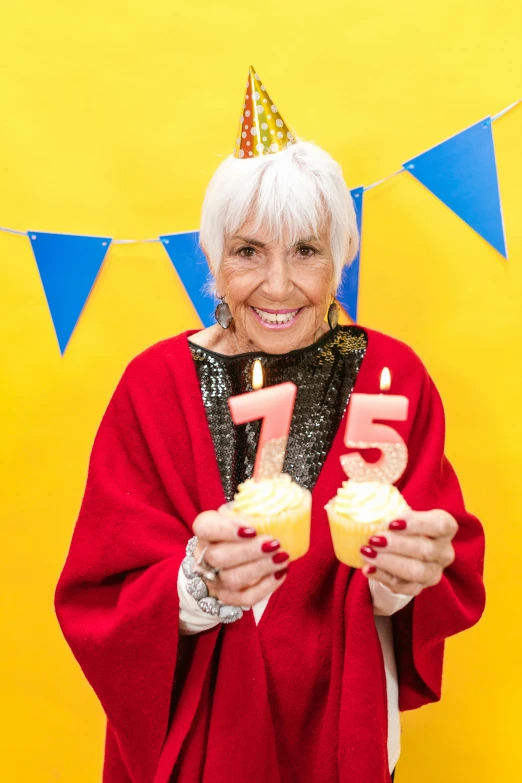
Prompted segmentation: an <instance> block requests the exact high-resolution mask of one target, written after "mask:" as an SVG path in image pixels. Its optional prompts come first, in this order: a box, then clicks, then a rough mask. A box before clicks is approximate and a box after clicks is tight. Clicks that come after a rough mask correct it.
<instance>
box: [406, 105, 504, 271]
mask: <svg viewBox="0 0 522 783" xmlns="http://www.w3.org/2000/svg"><path fill="white" fill-rule="evenodd" d="M404 168H405V169H406V170H407V171H409V173H410V174H412V175H413V176H414V177H415V178H416V179H418V180H419V182H421V183H422V184H423V185H424V186H425V187H426V188H428V190H430V191H431V192H432V193H433V194H434V195H435V196H437V198H439V199H440V200H441V201H442V202H443V203H444V204H446V206H447V207H449V208H450V209H451V210H453V212H455V214H456V215H458V216H459V217H460V218H462V220H463V221H464V222H465V223H467V224H468V226H470V228H472V229H473V230H474V231H476V232H477V234H479V235H480V236H481V237H482V238H483V239H485V240H486V242H489V244H490V245H492V246H493V247H494V248H495V250H498V252H499V253H500V254H501V255H503V256H504V257H505V258H507V253H506V238H505V233H504V221H503V218H502V205H501V202H500V191H499V187H498V177H497V164H496V160H495V145H494V142H493V133H492V129H491V118H490V117H487V118H486V119H485V120H481V122H477V124H476V125H472V126H471V128H468V129H467V130H464V131H462V132H461V133H457V135H456V136H452V137H451V138H450V139H447V141H443V142H442V144H438V145H437V146H436V147H433V148H432V149H430V150H428V151H427V152H423V153H422V155H419V156H418V157H416V158H412V159H411V160H409V161H408V162H407V163H404Z"/></svg>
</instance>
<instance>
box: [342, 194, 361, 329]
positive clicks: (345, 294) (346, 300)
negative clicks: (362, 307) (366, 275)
mask: <svg viewBox="0 0 522 783" xmlns="http://www.w3.org/2000/svg"><path fill="white" fill-rule="evenodd" d="M350 192H351V194H352V198H353V203H354V206H355V214H356V216H357V228H358V230H359V236H361V235H362V217H363V198H364V188H354V189H353V190H351V191H350ZM360 260H361V248H360V247H359V252H358V253H357V256H356V257H355V260H354V261H353V262H352V263H351V264H350V266H349V267H348V268H346V267H345V269H344V270H343V276H342V278H341V285H340V286H339V288H338V290H337V294H336V296H337V301H338V302H339V304H340V305H342V307H343V308H344V309H345V310H346V312H347V313H348V315H349V316H350V318H351V319H352V321H357V302H358V299H359V266H360Z"/></svg>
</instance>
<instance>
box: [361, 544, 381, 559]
mask: <svg viewBox="0 0 522 783" xmlns="http://www.w3.org/2000/svg"><path fill="white" fill-rule="evenodd" d="M361 554H363V555H365V556H366V557H377V555H378V552H376V551H375V549H372V548H371V546H362V547H361Z"/></svg>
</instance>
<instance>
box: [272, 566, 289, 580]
mask: <svg viewBox="0 0 522 783" xmlns="http://www.w3.org/2000/svg"><path fill="white" fill-rule="evenodd" d="M287 573H288V568H282V569H281V570H280V571H276V572H275V574H274V579H282V578H283V577H284V576H285V574H287Z"/></svg>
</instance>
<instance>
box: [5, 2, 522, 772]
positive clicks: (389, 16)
mask: <svg viewBox="0 0 522 783" xmlns="http://www.w3.org/2000/svg"><path fill="white" fill-rule="evenodd" d="M521 29H522V8H521V7H520V5H519V4H516V3H512V2H511V1H510V0H496V1H495V2H492V0H490V1H489V2H484V0H477V2H475V3H473V4H470V3H468V2H464V0H439V2H436V3H432V4H431V7H428V8H426V7H424V4H422V3H419V2H417V0H397V1H396V2H394V3H389V2H387V1H386V0H373V2H368V0H355V1H354V2H350V3H347V2H346V0H323V1H322V2H321V3H319V4H317V3H315V2H313V3H312V2H306V1H305V2H303V0H300V2H298V1H297V0H286V2H284V3H281V2H279V0H265V2H264V3H262V4H261V5H260V6H256V5H255V4H252V3H244V2H243V3H240V2H237V0H228V2H226V3H220V2H216V0H199V2H192V3H181V2H172V0H170V1H169V2H167V0H148V2H146V3H144V2H142V0H125V2H123V1H122V0H120V2H115V0H112V2H110V1H109V2H107V0H103V2H102V0H90V1H89V2H88V3H83V4H79V3H71V2H70V0H48V1H47V2H46V3H42V2H38V0H24V2H16V0H4V2H3V3H2V4H1V5H0V73H1V74H2V75H1V85H2V86H1V88H0V116H1V119H0V171H1V182H2V184H1V188H0V225H7V226H12V227H15V228H20V229H26V228H27V229H39V230H47V231H58V232H60V231H63V232H72V233H74V232H78V233H85V234H101V235H104V234H107V235H111V236H115V237H120V238H121V237H151V236H157V235H158V233H161V232H170V231H182V230H190V229H193V228H196V227H197V225H198V214H199V207H200V202H201V198H202V194H203V189H204V186H205V183H206V182H207V180H208V178H209V176H210V175H211V173H212V171H213V170H214V168H215V166H216V164H217V163H218V161H219V160H220V158H221V156H223V155H225V154H227V153H228V152H229V150H231V148H232V144H233V139H234V134H235V131H236V127H237V121H238V111H239V109H240V104H241V98H242V88H243V84H244V80H245V77H246V74H247V68H248V65H249V64H250V62H252V63H253V64H254V65H255V67H256V68H257V69H258V70H259V72H260V74H261V75H262V77H263V80H264V81H265V83H266V85H267V87H268V89H269V91H270V92H271V95H272V98H273V99H274V100H275V101H276V102H277V103H278V104H279V105H280V107H281V110H282V112H283V116H284V117H285V118H287V120H288V121H289V122H290V124H292V125H293V126H294V128H295V129H296V130H297V132H298V133H299V134H301V135H302V136H303V137H305V138H308V139H313V140H315V141H317V142H318V143H319V144H321V145H323V146H324V147H325V148H326V149H328V150H329V151H330V152H331V153H332V154H333V155H334V156H336V157H337V158H338V159H339V160H340V161H341V162H342V164H343V167H344V170H345V173H346V177H347V181H348V184H349V185H350V186H352V187H355V186H357V185H360V184H369V183H370V182H373V181H375V180H376V179H378V178H380V177H382V176H384V175H386V174H388V173H391V172H392V171H394V170H395V169H396V168H397V167H398V165H399V164H400V163H401V162H402V161H403V160H406V159H408V158H409V157H411V156H413V155H415V154H417V153H420V152H422V151H424V150H425V149H427V148H429V147H430V146H432V145H433V144H436V143H438V142H439V141H442V140H443V139H445V138H447V137H448V136H450V135H452V134H453V133H455V132H457V131H459V130H462V129H464V128H465V127H467V126H469V125H470V124H472V123H473V122H475V121H477V120H479V119H481V118H482V117H483V116H485V115H486V114H488V113H495V112H496V111H498V110H500V109H501V108H503V107H504V106H506V105H508V104H509V103H511V101H513V100H515V99H516V98H518V97H519V95H518V92H519V91H520V80H519V78H518V80H517V76H518V77H519V75H520V73H521V71H522V53H521V48H520V30H521ZM521 132H522V107H519V109H516V110H514V111H513V112H511V113H510V114H508V115H506V116H505V117H504V118H502V119H501V120H499V121H498V122H496V123H495V125H494V135H495V139H496V144H497V156H498V166H499V177H500V184H501V190H502V195H503V202H504V210H505V218H506V227H507V242H508V249H509V252H510V260H509V262H505V261H504V260H503V259H502V258H501V257H500V256H499V255H498V254H497V253H495V251H493V250H492V249H491V248H490V247H489V246H488V245H486V243H484V242H483V241H482V240H481V239H479V238H478V237H477V236H476V235H475V234H474V233H473V232H472V231H471V229H469V228H467V227H466V226H465V225H464V224H463V223H461V222H460V221H459V220H458V219H457V218H456V217H455V216H453V215H452V214H451V213H450V212H449V210H447V209H446V208H445V207H443V206H442V205H441V204H440V203H439V202H438V201H437V200H436V199H435V198H434V197H432V196H431V195H430V194H429V193H428V192H427V191H425V190H424V189H423V188H422V186H420V185H418V184H417V183H416V182H415V181H414V180H413V179H411V178H409V175H407V174H403V175H401V176H400V177H398V178H396V179H394V180H392V181H391V182H389V183H388V184H386V185H384V186H383V187H380V188H378V189H376V190H374V191H372V192H370V193H369V194H368V196H367V200H366V206H365V233H364V241H363V261H362V271H361V296H360V320H361V322H362V323H365V324H367V325H369V326H372V327H374V328H377V329H381V330H383V331H387V332H389V333H391V334H393V335H396V336H398V337H400V338H402V339H404V340H406V341H407V342H409V343H410V344H411V345H412V346H413V347H414V348H415V349H416V350H417V351H418V352H420V354H421V356H422V357H423V358H424V360H425V362H426V363H427V365H428V367H429V369H430V371H431V372H432V374H433V376H434V378H435V380H436V382H437V383H438V385H439V387H440V389H441V392H442V395H443V398H444V401H445V405H446V411H447V417H448V452H449V455H450V458H451V459H452V460H453V462H454V464H455V466H456V468H457V470H458V473H459V475H460V477H461V480H462V484H463V487H464V490H465V493H466V496H467V500H468V504H469V506H470V507H471V508H472V509H473V510H475V511H476V512H477V513H478V514H479V515H480V516H481V517H482V519H483V521H484V523H485V526H486V530H487V533H488V538H489V545H488V556H487V583H488V587H489V604H488V608H487V611H486V615H485V617H484V619H483V621H482V623H481V624H480V625H479V626H477V627H476V628H475V629H473V630H472V631H470V632H468V633H466V634H464V635H462V636H461V637H460V638H456V639H454V640H451V641H450V642H449V643H448V646H447V658H446V670H445V684H444V693H443V701H442V703H441V704H439V705H435V706H430V707H426V708H424V709H422V710H420V711H417V712H414V713H409V714H407V715H405V716H404V718H403V725H404V734H403V745H404V747H403V756H402V759H401V762H400V766H399V770H400V774H398V777H397V780H398V783H418V782H419V781H421V780H422V781H423V783H431V782H432V781H433V783H434V782H435V781H440V780H441V779H444V780H445V782H446V783H457V781H459V783H460V781H471V780H492V781H497V780H503V781H515V780H519V779H520V770H521V769H522V743H521V742H520V737H519V731H520V721H519V707H518V706H517V698H518V699H520V696H521V695H522V694H521V689H522V687H521V686H522V674H521V670H520V660H521V655H522V637H521V633H520V620H521V617H520V611H519V610H518V604H517V603H515V601H519V598H518V595H517V594H518V590H517V588H518V572H519V568H520V566H519V563H520V555H521V549H522V548H521V545H520V537H521V527H520V513H519V510H518V503H517V501H518V495H519V492H518V491H517V490H518V488H519V486H520V473H521V471H522V446H521V443H522V423H521V418H520V416H519V415H518V407H517V405H518V403H519V400H520V398H521V396H522V378H521V375H522V373H521V369H520V358H519V357H520V349H521V345H520V333H521V329H522V307H521V305H520V302H521V293H522V263H521V262H522V221H521V220H520V206H519V205H520V200H521V198H522V151H521V150H522V145H521V144H520V138H521ZM0 264H1V271H0V312H1V314H2V318H1V323H2V335H1V345H2V351H1V353H2V363H1V373H2V381H1V390H0V406H1V410H2V422H1V432H2V448H1V453H2V463H1V465H0V471H1V473H0V475H1V479H0V481H1V483H2V495H3V502H2V546H1V547H0V580H1V584H0V596H1V599H0V600H1V603H2V608H1V615H2V630H1V634H2V635H1V638H0V671H1V675H0V681H1V691H2V692H1V693H0V703H1V704H2V709H1V713H0V715H1V717H0V721H1V725H0V737H1V742H0V745H1V747H2V750H1V752H0V780H1V781H6V783H18V782H19V781H20V782H23V783H25V782H26V781H27V783H44V782H45V783H48V782H49V783H56V782H61V783H94V782H95V781H98V780H99V779H100V768H101V758H102V736H103V720H102V715H101V711H100V709H99V708H98V705H97V702H96V699H95V697H94V696H93V694H92V693H91V692H90V690H89V688H88V686H87V685H86V683H85V682H84V680H83V678H82V676H81V674H80V671H79V669H78V668H77V666H76V663H75V662H74V660H73V658H72V656H71V654H70V652H69V650H68V648H67V647H66V645H65V643H64V641H63V640H62V638H61V636H60V632H59V629H58V626H57V623H56V621H55V619H54V616H53V610H52V595H53V589H54V585H55V582H56V580H57V577H58V574H59V571H60V569H61V566H62V563H63V561H64V558H65V554H66V551H67V547H68V543H69V540H70V536H71V530H72V526H73V523H74V520H75V515H76V512H77V509H78V505H79V502H80V499H81V494H82V491H83V486H84V480H85V471H86V466H87V460H88V455H89V451H90V447H91V444H92V440H93V437H94V433H95V430H96V427H97V425H98V422H99V420H100V417H101V415H102V413H103V410H104V408H105V405H106V403H107V401H108V398H109V395H110V394H111V392H112V390H113V388H114V385H115V383H116V381H117V379H118V377H119V376H120V374H121V372H122V370H123V368H124V366H125V364H126V363H127V362H128V361H129V359H130V358H131V357H132V356H134V355H135V354H136V353H138V352H139V351H140V350H141V349H143V348H144V347H146V346H147V345H149V344H151V343H153V342H155V341H157V340H159V339H162V338H164V337H166V336H168V335H171V334H174V333H176V332H178V331H180V330H183V329H186V328H189V327H196V326H197V325H198V320H197V317H196V315H195V313H194V310H193V308H192V306H191V304H190V302H189V301H188V300H187V298H186V296H185V294H184V292H183V289H182V287H181V285H180V283H179V280H178V279H177V277H176V274H175V272H174V270H173V268H172V266H171V264H170V262H169V261H168V258H167V256H166V254H165V253H164V251H163V250H162V248H161V246H151V245H137V246H133V247H125V246H119V247H113V248H111V250H110V253H109V256H108V257H107V260H106V263H105V266H104V268H103V270H102V273H101V275H100V277H99V280H98V282H97V284H96V287H95V290H94V292H93V294H92V296H91V298H90V301H89V304H88V306H87V308H86V311H85V312H84V314H83V316H82V318H81V320H80V323H79V325H78V327H77V329H76V332H75V334H74V335H73V337H72V340H71V342H70V344H69V347H68V349H67V352H66V355H65V357H64V358H61V357H60V353H59V350H58V346H57V343H56V340H55V336H54V332H53V327H52V323H51V319H50V317H49V313H48V311H47V306H46V302H45V299H44V295H43V292H42V290H41V285H40V281H39V277H38V273H37V269H36V266H35V263H34V260H33V258H32V255H31V250H30V246H29V242H28V240H26V239H24V238H21V237H16V236H9V235H4V234H0Z"/></svg>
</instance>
